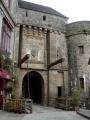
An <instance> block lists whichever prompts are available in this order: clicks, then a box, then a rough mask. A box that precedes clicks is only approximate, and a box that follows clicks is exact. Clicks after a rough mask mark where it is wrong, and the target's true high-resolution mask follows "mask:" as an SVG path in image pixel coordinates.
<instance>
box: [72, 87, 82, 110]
mask: <svg viewBox="0 0 90 120" xmlns="http://www.w3.org/2000/svg"><path fill="white" fill-rule="evenodd" d="M72 105H73V107H74V108H75V107H79V105H80V88H78V87H74V88H73V91H72Z"/></svg>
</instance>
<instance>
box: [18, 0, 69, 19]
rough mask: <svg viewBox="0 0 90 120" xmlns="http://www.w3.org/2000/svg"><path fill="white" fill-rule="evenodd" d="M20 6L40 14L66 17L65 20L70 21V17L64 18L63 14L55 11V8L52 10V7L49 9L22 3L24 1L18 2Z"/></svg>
mask: <svg viewBox="0 0 90 120" xmlns="http://www.w3.org/2000/svg"><path fill="white" fill-rule="evenodd" d="M18 6H19V7H20V8H24V9H29V10H33V11H38V12H43V13H47V14H51V15H56V16H60V17H64V18H67V19H68V17H66V16H64V15H63V14H61V13H59V12H58V11H56V10H54V9H53V8H50V7H47V6H43V5H38V4H34V3H31V2H26V1H22V0H19V1H18Z"/></svg>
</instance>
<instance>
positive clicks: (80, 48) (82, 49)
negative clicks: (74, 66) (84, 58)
mask: <svg viewBox="0 0 90 120" xmlns="http://www.w3.org/2000/svg"><path fill="white" fill-rule="evenodd" d="M78 48H79V53H80V54H84V46H78Z"/></svg>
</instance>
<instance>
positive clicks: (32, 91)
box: [22, 71, 44, 104]
mask: <svg viewBox="0 0 90 120" xmlns="http://www.w3.org/2000/svg"><path fill="white" fill-rule="evenodd" d="M43 93H44V80H43V78H42V76H41V75H40V73H38V72H35V71H31V72H29V73H27V74H26V75H25V76H24V78H23V83H22V96H23V97H24V98H31V99H32V100H33V102H34V103H37V104H41V103H43V96H44V95H43Z"/></svg>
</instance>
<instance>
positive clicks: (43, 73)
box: [14, 0, 90, 105]
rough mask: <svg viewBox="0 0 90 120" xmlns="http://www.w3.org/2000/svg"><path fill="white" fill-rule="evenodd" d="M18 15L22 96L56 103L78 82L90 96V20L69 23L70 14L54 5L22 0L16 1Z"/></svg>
mask: <svg viewBox="0 0 90 120" xmlns="http://www.w3.org/2000/svg"><path fill="white" fill-rule="evenodd" d="M15 15H16V28H15V48H14V55H15V56H14V57H15V61H16V62H17V63H20V64H19V65H18V67H17V70H18V77H19V87H18V91H19V92H18V96H19V97H25V98H31V99H32V100H33V102H34V103H38V104H43V105H55V99H56V98H57V97H61V96H68V95H70V93H71V90H72V88H73V86H75V85H77V84H78V85H80V87H81V89H82V94H81V95H82V96H84V97H88V96H89V87H90V85H89V84H90V66H89V65H88V60H89V57H90V22H89V21H83V22H76V23H71V24H68V23H67V20H68V18H67V17H66V16H64V15H63V14H61V13H59V12H57V11H55V10H54V9H52V8H50V7H46V6H42V5H37V4H33V3H30V2H26V1H21V0H19V1H16V9H15ZM28 54H29V58H28V59H27V60H26V61H24V62H23V63H22V64H21V61H22V60H24V58H25V56H27V55H28ZM58 60H59V62H57V61H58ZM86 93H87V94H86Z"/></svg>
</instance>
